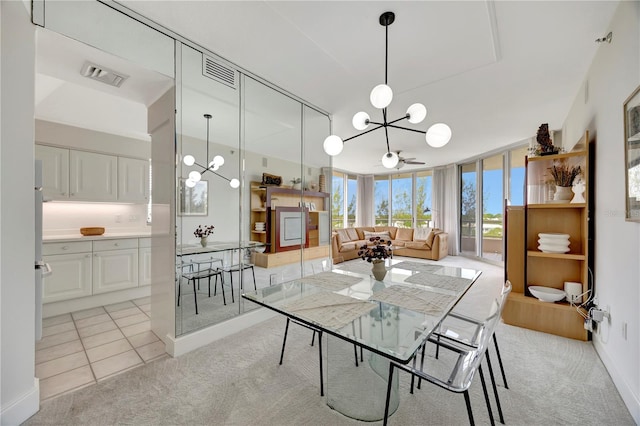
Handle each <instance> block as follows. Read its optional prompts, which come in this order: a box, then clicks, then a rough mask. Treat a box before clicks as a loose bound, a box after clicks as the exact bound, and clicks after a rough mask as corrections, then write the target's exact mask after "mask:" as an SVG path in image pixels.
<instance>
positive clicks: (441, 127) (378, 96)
mask: <svg viewBox="0 0 640 426" xmlns="http://www.w3.org/2000/svg"><path fill="white" fill-rule="evenodd" d="M394 20H395V14H394V13H393V12H385V13H383V14H382V15H380V25H382V26H383V27H384V31H385V51H384V84H379V85H377V86H376V87H374V88H373V90H372V91H371V96H370V98H369V100H370V101H371V104H372V105H373V106H374V107H376V108H378V109H381V110H382V119H383V121H382V123H380V122H375V121H371V119H370V117H369V114H367V113H366V112H358V113H356V114H355V115H354V116H353V120H352V124H353V127H355V128H356V130H364V129H366V128H367V127H368V126H369V124H375V125H377V127H374V128H373V129H369V130H367V131H365V132H362V133H359V134H357V135H355V136H352V137H350V138H347V139H344V140H342V139H341V138H340V137H339V136H336V135H330V136H328V137H327V138H326V139H325V140H324V145H323V147H324V151H325V152H326V153H327V154H329V155H331V156H335V155H338V154H340V153H341V152H342V149H343V148H344V142H346V141H348V140H351V139H355V138H357V137H359V136H362V135H364V134H367V133H370V132H373V131H374V130H378V129H381V128H384V133H385V137H386V140H387V152H386V153H385V154H384V155H383V156H382V165H383V166H384V167H386V168H388V169H393V168H394V167H395V166H396V165H397V164H398V161H399V160H400V159H399V157H398V154H397V153H396V152H392V151H391V149H390V148H389V132H388V130H387V127H393V128H394V129H402V130H408V131H410V132H417V133H423V134H424V135H425V139H426V140H427V143H428V144H429V145H430V146H432V147H434V148H440V147H442V146H444V145H446V144H447V143H448V142H449V140H450V139H451V129H450V128H449V126H447V125H446V124H444V123H436V124H434V125H432V126H431V127H429V129H428V130H427V131H423V130H417V129H411V128H408V127H402V126H398V125H396V124H395V123H397V122H398V121H401V120H405V119H406V120H408V121H409V123H412V124H417V123H420V122H422V120H424V119H425V117H426V116H427V108H425V106H424V105H422V104H419V103H415V104H413V105H411V106H409V108H408V109H407V113H406V114H405V115H404V116H402V117H400V118H398V119H395V120H391V121H387V106H389V104H390V103H391V100H392V99H393V91H392V90H391V87H389V86H388V85H387V62H388V58H389V55H388V51H389V25H391V24H392V23H393V21H394Z"/></svg>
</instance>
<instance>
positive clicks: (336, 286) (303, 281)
mask: <svg viewBox="0 0 640 426" xmlns="http://www.w3.org/2000/svg"><path fill="white" fill-rule="evenodd" d="M387 262H388V263H387V269H388V273H387V275H386V276H385V278H384V280H382V281H376V280H375V278H374V277H373V276H372V275H370V271H367V265H369V264H367V263H365V262H363V263H355V264H353V263H352V264H350V265H352V266H348V265H344V266H342V269H338V268H335V267H334V269H333V270H331V271H327V272H321V273H319V274H315V275H310V276H307V277H303V278H299V279H295V280H292V281H288V282H284V283H281V284H277V285H274V286H271V287H266V288H262V289H258V290H257V291H253V292H244V293H243V295H242V297H244V298H245V299H247V300H250V301H252V302H255V303H257V304H259V305H261V306H263V307H265V308H268V309H271V310H273V311H275V312H277V313H280V314H282V315H284V316H286V317H288V318H291V319H293V320H295V321H297V322H300V323H302V324H306V325H307V326H309V327H311V328H314V329H317V330H320V331H322V332H323V333H324V334H325V335H326V336H327V342H326V346H327V351H326V366H327V368H326V372H325V374H326V380H325V382H326V384H327V386H326V398H327V405H329V406H330V407H331V408H333V409H335V410H337V411H338V412H340V413H342V414H344V415H346V416H348V417H351V418H354V419H358V420H364V421H376V420H380V419H382V418H383V417H384V409H385V396H386V391H387V386H388V383H387V380H388V369H389V361H393V362H397V363H402V364H406V363H408V362H410V361H411V360H412V359H413V357H414V356H415V354H416V352H417V351H418V349H419V348H420V347H421V345H422V344H423V343H424V342H425V341H426V340H427V339H428V337H429V335H430V334H431V333H432V332H433V331H434V330H435V329H436V328H437V326H438V325H439V324H440V323H441V322H442V320H443V319H444V318H445V316H446V315H447V314H448V313H449V312H450V311H451V309H453V307H454V306H455V305H456V304H457V303H458V302H459V301H460V299H461V298H462V297H463V296H464V294H465V293H466V292H467V291H468V290H469V288H471V286H472V285H473V283H474V282H476V280H477V279H478V277H479V276H480V274H481V272H480V271H476V270H472V269H466V268H458V267H451V266H444V265H437V264H423V263H419V262H408V261H401V260H397V259H396V260H387ZM368 268H370V265H369V266H368ZM345 342H347V344H345ZM353 345H356V346H357V347H360V348H361V349H363V350H364V351H362V350H361V351H360V354H361V355H360V356H361V357H362V356H363V355H362V353H363V352H364V354H366V360H365V362H360V363H359V366H358V367H356V366H355V364H354V359H353V357H354V350H353ZM363 359H364V358H363ZM397 376H398V375H396V376H395V378H394V383H392V384H391V389H392V395H391V400H390V413H392V412H394V411H395V410H396V409H397V407H398V404H399V396H398V383H397Z"/></svg>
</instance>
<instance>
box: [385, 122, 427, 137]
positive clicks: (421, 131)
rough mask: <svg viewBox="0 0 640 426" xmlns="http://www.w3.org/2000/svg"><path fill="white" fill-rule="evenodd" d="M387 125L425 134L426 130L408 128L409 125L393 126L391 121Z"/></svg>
mask: <svg viewBox="0 0 640 426" xmlns="http://www.w3.org/2000/svg"><path fill="white" fill-rule="evenodd" d="M387 126H389V127H393V128H395V129H402V130H408V131H410V132H416V133H422V134H423V135H425V134H427V132H426V131H425V130H418V129H410V128H409V127H402V126H395V125H393V124H391V123H389V124H387Z"/></svg>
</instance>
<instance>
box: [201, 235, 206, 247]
mask: <svg viewBox="0 0 640 426" xmlns="http://www.w3.org/2000/svg"><path fill="white" fill-rule="evenodd" d="M200 245H201V246H202V247H206V246H207V237H200Z"/></svg>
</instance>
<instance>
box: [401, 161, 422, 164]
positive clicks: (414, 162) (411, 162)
mask: <svg viewBox="0 0 640 426" xmlns="http://www.w3.org/2000/svg"><path fill="white" fill-rule="evenodd" d="M404 162H405V164H426V163H425V162H424V161H408V160H405V161H404Z"/></svg>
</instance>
